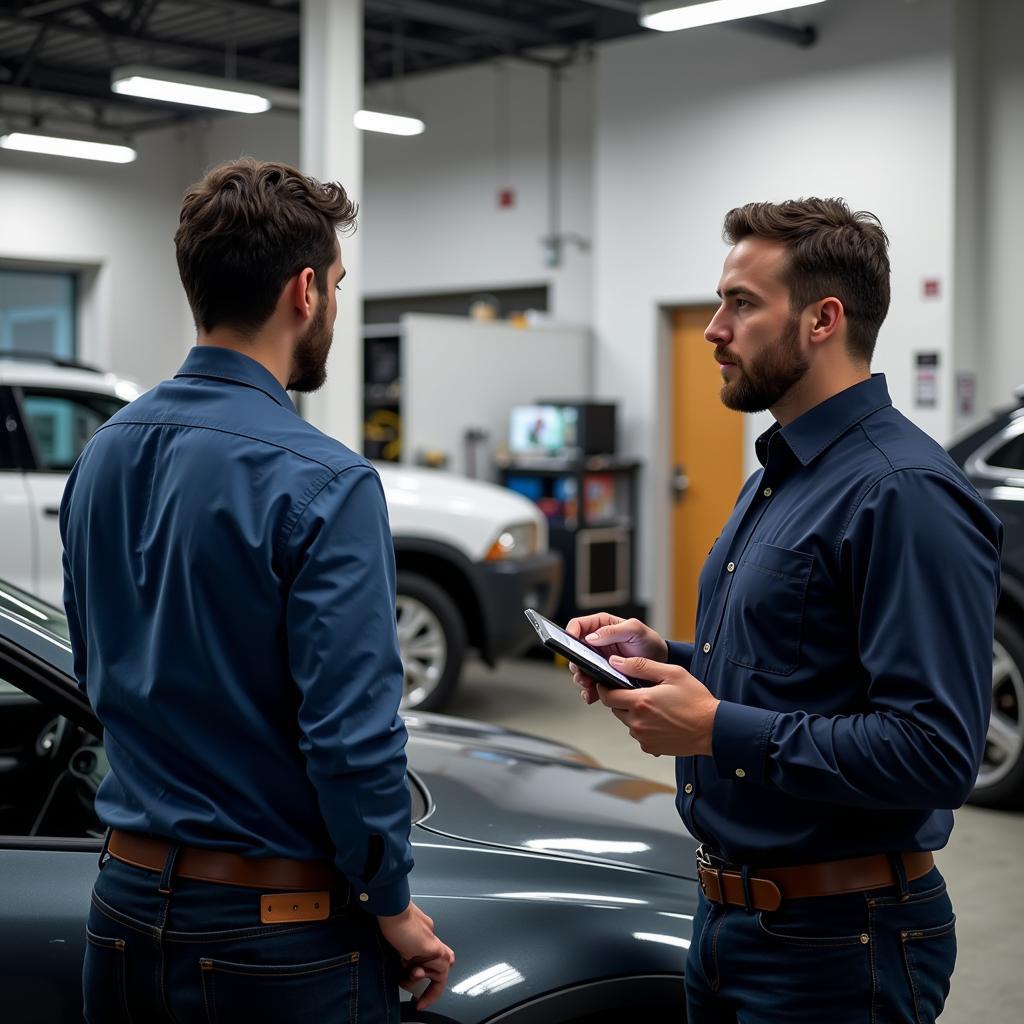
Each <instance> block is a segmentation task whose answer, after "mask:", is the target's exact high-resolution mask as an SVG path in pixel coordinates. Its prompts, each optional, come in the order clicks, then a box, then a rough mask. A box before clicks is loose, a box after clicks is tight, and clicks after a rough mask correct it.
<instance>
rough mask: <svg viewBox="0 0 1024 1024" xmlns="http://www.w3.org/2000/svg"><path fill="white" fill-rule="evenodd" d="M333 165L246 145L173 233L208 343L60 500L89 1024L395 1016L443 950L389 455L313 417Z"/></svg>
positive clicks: (441, 968) (320, 371)
mask: <svg viewBox="0 0 1024 1024" xmlns="http://www.w3.org/2000/svg"><path fill="white" fill-rule="evenodd" d="M355 214H356V208H355V205H354V204H353V203H352V202H351V201H350V199H349V198H348V196H347V195H346V193H345V190H344V189H343V188H342V187H341V186H340V185H338V184H336V183H330V182H328V183H320V182H317V181H314V180H313V179H311V178H307V177H305V176H303V175H302V174H300V173H299V172H298V171H296V170H294V169H293V168H290V167H287V166H285V165H282V164H275V163H260V162H257V161H255V160H251V159H243V160H239V161H236V162H233V163H229V164H224V165H222V166H220V167H216V168H214V169H213V170H212V171H210V173H209V174H208V175H207V176H206V177H205V178H204V179H203V180H202V181H201V182H199V183H197V184H196V185H194V186H192V187H191V188H190V189H189V190H188V192H187V193H186V196H185V199H184V203H183V206H182V209H181V217H180V225H179V227H178V231H177V234H176V236H175V245H176V249H177V258H178V267H179V270H180V273H181V280H182V283H183V285H184V287H185V292H186V294H187V296H188V300H189V304H190V306H191V308H192V312H193V315H194V317H195V321H196V327H197V331H198V343H197V345H196V347H195V348H193V349H192V350H191V352H190V353H189V355H188V357H187V358H186V360H185V363H184V365H183V366H182V368H181V370H180V371H179V372H178V374H177V375H176V376H175V377H174V378H173V379H172V380H169V381H165V382H164V383H162V384H160V385H159V386H158V387H156V388H154V389H153V390H152V391H150V392H148V393H146V394H145V395H143V396H142V397H141V398H139V399H137V400H136V401H135V402H133V403H132V404H131V405H130V406H128V407H126V408H125V409H123V410H122V411H121V412H119V413H118V414H117V415H115V416H114V417H113V418H112V419H111V420H110V421H109V422H108V423H106V424H105V425H104V426H103V427H102V428H101V429H100V430H99V431H98V432H97V434H96V435H95V436H94V437H93V439H92V440H91V441H90V443H89V444H88V445H87V447H86V449H85V451H84V452H83V454H82V456H81V458H80V459H79V461H78V463H77V464H76V466H75V468H74V470H73V471H72V474H71V477H70V479H69V482H68V486H67V489H66V491H65V494H64V499H63V502H62V505H61V514H60V525H61V535H62V538H63V541H64V568H65V605H66V608H67V613H68V621H69V625H70V629H71V638H72V647H73V650H74V660H75V672H76V675H77V677H78V680H79V685H81V686H82V687H83V688H84V689H85V690H86V692H87V694H88V696H89V699H90V702H91V703H92V706H93V708H94V709H95V711H96V714H97V716H98V717H99V719H100V721H101V722H102V723H103V727H104V730H105V744H106V750H107V755H108V758H109V761H110V773H109V774H108V776H107V777H106V779H105V780H104V782H103V784H102V785H101V786H100V789H99V793H98V796H97V800H96V808H97V812H98V814H99V816H100V818H101V819H102V820H103V821H104V823H105V824H107V825H108V826H109V831H108V839H107V847H106V848H105V851H104V855H103V856H101V859H100V860H101V871H100V874H99V877H98V878H97V881H96V884H95V888H94V891H93V899H92V907H91V910H90V914H89V920H88V935H87V939H88V942H87V950H86V958H85V967H84V988H85V1016H86V1019H87V1021H88V1022H89V1024H110V1022H115V1021H126V1020H129V1019H132V1020H140V1021H141V1020H144V1021H147V1022H148V1024H155V1022H160V1021H167V1022H171V1021H174V1022H177V1024H185V1022H190V1021H207V1020H214V1019H216V1020H218V1021H221V1022H222V1024H223V1022H228V1021H243V1020H244V1021H251V1020H263V1021H274V1022H276V1024H284V1022H288V1024H301V1022H306V1021H309V1022H316V1024H334V1022H337V1024H341V1022H346V1024H347V1022H349V1021H355V1020H357V1019H358V1020H359V1021H360V1022H366V1021H374V1022H377V1021H379V1022H396V1021H397V1020H398V1003H399V1000H398V992H397V984H399V983H401V984H403V985H404V986H405V987H416V986H418V985H421V984H423V983H426V984H427V985H428V987H427V989H426V991H425V992H424V993H423V995H422V996H421V998H420V1000H419V1005H420V1006H421V1007H425V1006H429V1005H430V1004H431V1003H432V1002H434V1001H435V1000H436V999H437V997H438V996H439V995H440V994H441V992H442V990H443V988H444V985H445V983H446V980H447V975H448V970H449V967H450V965H451V963H452V962H453V960H454V957H453V955H452V952H451V950H450V949H448V947H447V946H445V945H444V944H443V943H442V942H441V941H440V940H439V939H438V938H437V937H436V935H435V934H434V931H433V923H432V922H431V920H430V919H429V918H428V917H427V916H426V915H425V914H424V913H423V912H422V911H420V910H419V909H418V908H417V907H416V906H415V904H413V903H411V902H410V897H409V884H408V880H407V875H408V873H409V870H410V868H411V867H412V856H411V847H410V843H409V832H410V826H411V821H410V814H411V809H410V797H409V791H408V783H407V778H406V759H405V743H406V738H407V737H406V731H405V727H404V725H403V723H402V720H401V718H400V717H399V715H398V705H399V700H400V697H401V693H402V663H401V659H400V656H399V649H398V642H397V637H396V627H395V569H394V551H393V546H392V541H391V534H390V530H389V528H388V519H387V508H386V505H385V502H384V495H383V491H382V488H381V484H380V481H379V479H378V477H377V474H376V472H375V471H374V470H373V468H372V467H371V466H370V465H369V463H367V462H366V460H364V459H363V458H361V457H359V456H357V455H355V454H354V453H353V452H351V451H349V449H347V448H346V447H345V446H344V445H342V444H340V443H339V442H338V441H335V440H333V439H331V438H329V437H326V436H325V435H324V434H322V433H320V431H318V430H317V429H316V428H314V427H313V426H311V425H310V424H308V423H306V422H305V421H304V420H302V419H301V418H300V417H299V416H298V415H297V414H296V411H295V408H294V406H293V405H292V402H291V400H290V399H289V397H288V395H287V393H286V389H291V390H295V391H299V392H308V391H314V390H316V389H317V388H319V387H320V386H321V385H322V384H323V382H324V380H325V378H326V363H327V354H328V351H329V349H330V346H331V340H332V332H333V328H334V320H335V316H336V313H337V299H336V289H337V288H338V287H339V286H340V283H341V280H342V278H343V277H344V276H345V270H344V268H343V266H342V261H341V250H340V247H339V244H338V235H337V232H338V229H339V228H351V227H353V226H354V223H355Z"/></svg>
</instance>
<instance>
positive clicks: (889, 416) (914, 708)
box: [669, 375, 1002, 866]
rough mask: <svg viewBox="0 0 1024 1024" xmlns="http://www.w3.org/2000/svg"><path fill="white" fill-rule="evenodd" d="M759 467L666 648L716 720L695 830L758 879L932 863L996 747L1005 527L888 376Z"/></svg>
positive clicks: (785, 441) (689, 761) (682, 801)
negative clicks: (784, 872)
mask: <svg viewBox="0 0 1024 1024" xmlns="http://www.w3.org/2000/svg"><path fill="white" fill-rule="evenodd" d="M757 456H758V459H759V460H760V462H761V464H762V466H763V467H764V468H763V470H761V471H760V472H758V473H755V474H754V475H753V476H752V477H751V478H750V479H749V480H748V481H747V483H746V484H745V486H744V488H743V490H742V492H741V493H740V496H739V500H738V501H737V503H736V507H735V509H734V510H733V514H732V516H731V517H730V518H729V520H728V522H727V523H726V524H725V527H724V529H723V530H722V533H721V535H720V536H719V538H718V540H717V541H716V542H715V544H714V547H712V549H711V552H710V554H709V555H708V559H707V562H706V563H705V565H704V568H703V570H702V572H701V577H700V594H699V600H698V606H697V623H696V633H695V636H696V643H695V644H676V643H673V644H670V645H669V659H670V660H671V661H673V662H675V663H676V664H680V665H683V666H684V667H686V668H689V670H690V671H691V672H692V673H693V674H694V675H695V676H696V677H697V678H698V679H701V680H702V681H703V682H704V683H705V684H706V685H707V686H708V688H709V689H710V690H711V692H712V693H713V694H714V695H715V696H716V697H718V698H719V699H720V700H721V701H722V703H721V704H720V705H719V707H718V711H717V713H716V716H715V723H714V730H713V735H712V756H711V757H686V758H679V759H678V761H677V767H676V776H677V779H678V785H679V791H678V797H677V803H678V807H679V812H680V814H681V816H682V818H683V821H684V823H685V824H686V826H687V828H688V829H689V830H690V831H691V832H692V833H693V835H694V836H696V837H697V838H698V839H700V840H702V841H704V842H705V843H707V844H708V846H709V847H710V848H711V849H712V850H714V851H717V852H718V853H719V854H720V855H721V856H723V857H725V858H727V859H728V860H730V861H733V862H736V863H748V864H753V865H764V866H771V865H773V864H775V865H779V864H795V863H808V862H812V861H818V860H831V859H836V858H842V857H853V856H859V855H862V854H869V853H882V852H888V851H898V850H936V849H939V848H940V847H942V846H944V845H945V843H946V841H947V839H948V838H949V833H950V830H951V829H952V826H953V815H952V811H951V808H954V807H959V806H960V804H962V803H963V801H964V800H965V799H966V798H967V796H968V794H969V793H970V792H971V789H972V788H973V786H974V782H975V778H976V775H977V771H978V767H979V764H980V762H981V756H982V751H983V748H984V742H985V734H986V730H987V727H988V720H989V711H990V704H991V698H992V635H993V629H994V619H995V606H996V601H997V596H998V589H999V549H1000V545H1001V542H1002V528H1001V525H1000V523H999V521H998V519H997V518H996V517H995V516H994V515H993V514H992V512H990V511H989V510H988V509H987V508H986V506H985V505H984V504H983V503H982V501H981V499H980V498H979V497H978V494H977V492H976V491H975V490H974V488H973V487H972V486H971V485H970V483H968V481H967V480H966V479H965V478H964V476H963V475H962V474H961V472H960V470H959V469H958V468H957V467H956V465H955V464H954V463H953V462H952V461H951V460H950V458H949V457H948V456H947V455H946V453H945V452H944V451H943V450H942V448H941V447H940V446H939V445H938V444H936V443H935V442H934V441H933V440H932V439H931V438H929V437H928V436H927V435H926V434H924V433H923V432H922V431H920V430H919V429H918V428H917V427H915V426H914V425H913V424H912V423H910V421H909V420H907V419H906V418H905V417H904V416H902V415H901V414H900V413H899V412H897V411H896V410H895V409H893V407H892V404H891V402H890V399H889V394H888V392H887V390H886V386H885V379H884V377H882V376H881V375H875V376H873V377H872V378H871V379H870V380H866V381H863V382H862V383H859V384H856V385H854V386H853V387H851V388H848V389H847V390H845V391H843V392H841V393H839V394H838V395H835V396H834V397H832V398H830V399H828V400H827V401H825V402H823V403H821V404H820V405H818V406H816V407H815V408H813V409H811V410H809V411H808V412H806V413H804V414H803V415H802V416H800V417H799V418H797V419H796V420H794V421H793V422H792V423H790V424H789V425H788V426H786V427H783V428H780V427H779V425H778V424H775V425H774V426H773V427H772V428H771V429H770V430H768V431H767V432H766V433H765V434H763V435H762V436H761V437H760V438H758V440H757Z"/></svg>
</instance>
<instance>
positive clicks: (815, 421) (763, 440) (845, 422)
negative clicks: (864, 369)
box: [755, 373, 892, 466]
mask: <svg viewBox="0 0 1024 1024" xmlns="http://www.w3.org/2000/svg"><path fill="white" fill-rule="evenodd" d="M889 405H892V399H891V398H890V397H889V389H888V387H887V386H886V383H885V374H882V373H873V374H872V375H871V377H870V378H869V379H868V380H862V381H861V382H860V383H859V384H854V385H853V387H849V388H846V389H845V390H844V391H840V392H839V394H837V395H833V396H832V397H831V398H828V399H826V400H825V401H824V402H821V403H819V404H818V405H816V406H814V408H813V409H808V410H807V412H805V413H804V414H803V415H802V416H798V417H797V418H796V419H795V420H793V422H792V423H790V424H789V425H788V426H785V427H780V426H779V424H778V423H773V424H772V426H771V427H769V428H768V430H766V431H765V432H764V433H763V434H762V435H761V436H760V437H759V438H758V439H757V441H756V442H755V449H756V451H757V458H758V460H759V461H760V463H761V465H762V466H764V465H766V464H767V461H768V446H769V442H770V441H771V439H772V438H773V437H774V436H775V435H776V434H779V433H781V434H782V437H783V439H784V440H785V442H786V444H787V445H788V446H789V449H790V451H792V453H793V454H794V455H795V456H796V457H797V459H798V460H799V461H800V464H801V465H803V466H806V465H808V464H809V463H811V462H813V461H814V460H815V459H816V458H817V457H818V456H819V455H821V453H822V452H824V451H825V449H826V448H828V447H829V446H830V445H832V444H833V443H834V442H836V441H838V440H839V438H840V437H842V436H843V434H845V433H846V432H847V431H848V430H850V429H851V428H852V427H854V426H856V425H857V424H858V423H860V421H861V420H862V419H864V418H865V417H867V416H870V415H871V414H872V413H873V412H878V410H879V409H884V408H885V407H886V406H889Z"/></svg>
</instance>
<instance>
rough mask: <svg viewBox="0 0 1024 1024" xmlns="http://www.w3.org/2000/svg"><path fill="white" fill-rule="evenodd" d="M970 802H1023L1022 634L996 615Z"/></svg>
mask: <svg viewBox="0 0 1024 1024" xmlns="http://www.w3.org/2000/svg"><path fill="white" fill-rule="evenodd" d="M970 799H971V803H972V804H980V805H981V806H982V807H1020V806H1022V805H1024V637H1022V636H1021V634H1020V632H1019V631H1018V629H1017V628H1016V627H1015V626H1013V625H1012V624H1011V623H1010V622H1009V620H1007V619H1005V618H1003V617H1002V616H997V617H996V635H995V641H994V644H993V648H992V718H991V720H990V722H989V727H988V736H987V737H986V740H985V757H984V760H983V761H982V764H981V771H979V772H978V782H977V785H976V786H975V789H974V792H973V793H972V794H971V798H970Z"/></svg>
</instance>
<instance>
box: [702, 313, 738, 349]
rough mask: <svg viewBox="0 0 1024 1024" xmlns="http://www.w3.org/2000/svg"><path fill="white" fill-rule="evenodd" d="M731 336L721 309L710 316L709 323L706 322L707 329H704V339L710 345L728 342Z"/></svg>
mask: <svg viewBox="0 0 1024 1024" xmlns="http://www.w3.org/2000/svg"><path fill="white" fill-rule="evenodd" d="M731 337H732V336H731V335H730V334H729V331H728V330H727V327H726V323H725V317H723V316H722V311H721V310H719V311H718V312H717V313H715V315H714V316H713V317H712V318H711V323H709V324H708V326H707V329H706V330H705V331H704V340H705V341H710V342H711V344H712V345H718V344H720V343H724V342H728V341H729V340H730V339H731Z"/></svg>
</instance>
